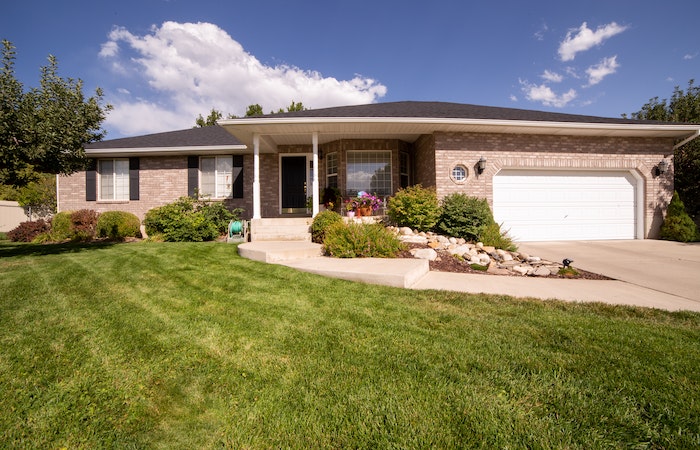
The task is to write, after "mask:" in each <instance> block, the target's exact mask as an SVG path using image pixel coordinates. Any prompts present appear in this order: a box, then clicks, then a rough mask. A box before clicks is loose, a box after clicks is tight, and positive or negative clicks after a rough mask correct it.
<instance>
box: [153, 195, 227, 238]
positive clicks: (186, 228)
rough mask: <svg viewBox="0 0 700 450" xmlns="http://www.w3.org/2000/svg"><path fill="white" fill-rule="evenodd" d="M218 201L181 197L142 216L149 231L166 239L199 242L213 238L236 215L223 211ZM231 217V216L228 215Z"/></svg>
mask: <svg viewBox="0 0 700 450" xmlns="http://www.w3.org/2000/svg"><path fill="white" fill-rule="evenodd" d="M222 208H223V210H225V209H226V208H225V207H224V206H223V204H221V203H218V204H217V203H208V202H204V201H199V200H195V199H193V198H191V197H180V198H179V199H178V200H176V201H175V202H173V203H169V204H167V205H164V206H161V207H158V208H153V209H151V210H150V211H148V212H147V213H146V217H145V218H144V220H143V223H144V225H145V226H146V232H147V233H148V234H149V235H156V234H160V235H162V238H163V240H165V241H169V242H187V241H194V242H201V241H211V240H214V239H216V238H217V237H218V236H219V235H220V234H221V233H224V232H225V231H226V227H227V226H228V222H229V221H230V220H233V219H234V218H235V213H233V212H231V211H229V212H231V213H232V214H233V216H229V215H226V214H225V213H223V210H222ZM228 217H231V219H228Z"/></svg>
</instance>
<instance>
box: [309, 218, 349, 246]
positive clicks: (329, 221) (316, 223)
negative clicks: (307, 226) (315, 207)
mask: <svg viewBox="0 0 700 450" xmlns="http://www.w3.org/2000/svg"><path fill="white" fill-rule="evenodd" d="M336 223H343V218H342V217H340V214H338V213H336V212H335V211H328V210H326V211H321V212H320V213H318V214H316V217H314V220H313V222H312V223H311V240H312V241H313V242H316V243H318V244H323V240H324V239H325V237H326V231H327V230H328V228H330V227H331V226H332V225H334V224H336Z"/></svg>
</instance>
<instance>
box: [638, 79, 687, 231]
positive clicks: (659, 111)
mask: <svg viewBox="0 0 700 450" xmlns="http://www.w3.org/2000/svg"><path fill="white" fill-rule="evenodd" d="M694 83H695V81H694V80H690V81H689V82H688V88H687V89H686V90H685V91H684V90H683V89H681V88H679V87H678V86H676V88H675V89H674V91H673V95H672V96H671V99H670V100H667V99H663V100H659V97H654V98H652V99H650V100H649V102H647V103H646V104H645V105H644V106H642V109H640V110H639V111H637V112H635V113H632V118H633V119H641V120H660V121H664V122H684V123H700V86H695V84H694ZM673 167H674V175H675V187H676V190H677V191H678V194H679V195H680V198H681V200H682V201H683V203H684V204H685V207H686V210H687V211H688V214H690V215H691V217H693V218H694V219H695V220H696V221H697V220H698V219H700V138H698V139H694V140H692V141H690V142H689V143H687V144H685V145H683V146H681V147H680V148H678V149H676V151H675V153H674V157H673Z"/></svg>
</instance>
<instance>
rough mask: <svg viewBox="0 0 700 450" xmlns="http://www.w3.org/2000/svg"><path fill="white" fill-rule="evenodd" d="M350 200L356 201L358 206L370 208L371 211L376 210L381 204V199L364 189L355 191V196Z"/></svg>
mask: <svg viewBox="0 0 700 450" xmlns="http://www.w3.org/2000/svg"><path fill="white" fill-rule="evenodd" d="M351 201H355V202H357V207H358V208H367V207H369V208H372V211H376V210H378V209H379V207H380V206H382V204H383V202H382V200H381V199H380V198H379V197H377V196H376V195H372V194H368V193H367V192H365V191H360V192H358V193H357V197H355V198H354V199H352V200H351Z"/></svg>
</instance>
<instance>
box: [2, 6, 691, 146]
mask: <svg viewBox="0 0 700 450" xmlns="http://www.w3.org/2000/svg"><path fill="white" fill-rule="evenodd" d="M0 12H1V13H0V39H5V40H9V41H10V42H12V43H13V45H14V46H15V51H16V59H15V67H14V68H15V76H16V78H17V79H18V80H19V81H20V82H22V83H23V85H24V87H25V89H29V88H32V87H36V86H38V83H39V77H40V68H41V67H42V66H44V65H46V64H47V59H46V58H47V57H48V55H50V54H51V55H54V56H55V57H56V58H57V59H58V67H59V75H61V76H62V77H64V78H68V77H70V78H75V79H81V80H83V82H84V93H85V94H86V95H88V96H89V95H94V92H95V89H96V88H98V87H99V88H101V89H102V90H103V91H104V100H105V102H106V103H109V104H111V105H112V106H113V110H112V111H111V112H110V113H109V114H108V116H107V119H106V120H105V122H104V124H103V126H104V128H105V129H106V130H107V139H113V138H119V137H125V136H136V135H141V134H148V133H155V132H161V131H171V130H178V129H185V128H189V127H192V126H194V122H195V119H196V118H197V116H198V115H199V114H202V115H203V116H205V117H206V116H207V115H208V113H209V111H211V109H212V108H214V109H217V110H219V111H222V112H223V113H224V114H225V115H226V114H233V115H237V116H242V115H244V114H245V111H246V108H247V106H248V105H251V104H256V103H257V104H260V105H262V107H263V110H264V112H266V113H267V112H271V111H276V110H278V109H280V108H285V107H287V106H288V105H290V103H291V102H292V101H295V102H302V103H303V105H304V106H305V107H307V108H310V109H314V108H324V107H330V106H341V105H352V104H366V103H376V102H392V101H403V100H416V101H444V102H456V103H470V104H477V105H487V106H501V107H509V108H521V109H533V110H542V111H554V112H562V113H570V114H585V115H593V116H603V117H620V115H621V114H623V113H627V114H630V113H632V112H635V111H638V110H639V109H640V108H641V107H642V105H644V104H645V103H646V102H647V101H649V99H650V98H652V97H659V98H661V99H664V98H669V97H670V96H671V95H672V93H673V90H674V88H675V87H676V86H679V87H680V88H681V89H684V88H686V87H687V85H688V82H689V80H691V79H698V82H700V28H698V27H697V18H698V17H700V2H699V1H697V0H666V1H658V0H602V1H598V0H588V1H585V0H577V1H563V0H556V1H537V0H532V1H529V2H524V1H522V0H501V1H493V2H486V1H469V0H462V1H458V0H449V1H447V0H432V1H431V2H428V1H413V0H402V1H384V0H372V1H368V0H353V1H346V2H337V1H332V0H298V1H294V0H265V1H251V0H246V1H239V0H227V1H225V0H197V1H192V0H139V1H133V0H119V1H114V0H109V1H108V0H90V1H84V0H62V1H56V0H22V1H8V2H6V4H5V5H3V6H2V8H0Z"/></svg>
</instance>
